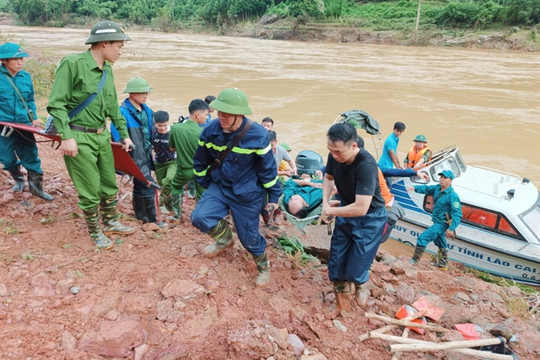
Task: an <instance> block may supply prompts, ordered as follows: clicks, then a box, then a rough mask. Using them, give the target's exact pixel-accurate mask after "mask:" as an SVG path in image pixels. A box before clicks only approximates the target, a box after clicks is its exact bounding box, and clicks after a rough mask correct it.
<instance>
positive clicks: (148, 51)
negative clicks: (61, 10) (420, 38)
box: [0, 26, 540, 186]
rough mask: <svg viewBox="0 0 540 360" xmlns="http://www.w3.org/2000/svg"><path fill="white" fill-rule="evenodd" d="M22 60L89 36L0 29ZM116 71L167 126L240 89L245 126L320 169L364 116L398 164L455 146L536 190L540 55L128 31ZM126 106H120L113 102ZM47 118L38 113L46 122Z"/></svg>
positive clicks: (59, 52) (68, 49)
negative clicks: (427, 149)
mask: <svg viewBox="0 0 540 360" xmlns="http://www.w3.org/2000/svg"><path fill="white" fill-rule="evenodd" d="M0 31H1V33H2V36H4V38H9V39H10V41H16V42H21V43H22V44H23V46H24V48H25V49H27V50H31V51H42V52H43V53H44V54H46V55H52V56H58V57H59V58H60V57H61V56H64V55H66V54H69V53H73V52H79V51H83V50H85V49H86V47H87V46H85V45H84V41H85V40H86V38H87V37H88V35H89V30H88V29H84V30H78V29H57V28H35V27H15V26H2V27H1V28H0ZM127 33H128V34H129V35H130V36H131V38H132V39H133V40H132V41H129V42H127V43H126V46H125V47H124V52H123V55H122V56H121V57H120V59H119V60H118V62H117V63H116V64H115V65H114V69H115V80H116V86H117V90H118V91H119V92H121V91H122V90H123V88H124V87H125V84H126V82H127V81H128V80H129V79H130V78H131V77H133V76H142V77H144V78H146V79H147V80H148V81H149V82H150V84H151V86H152V87H153V89H154V91H153V92H152V94H151V95H150V97H149V100H148V105H149V106H150V107H151V108H153V109H154V110H167V111H168V112H169V113H170V114H171V117H172V118H174V119H175V118H177V117H178V115H181V114H182V115H187V105H188V103H189V102H190V101H191V100H192V99H194V98H204V96H206V95H208V94H213V95H217V94H218V93H219V92H220V91H221V90H222V89H224V88H226V87H238V88H240V89H242V90H244V91H245V92H246V93H247V95H248V97H249V104H250V107H251V108H252V110H253V113H254V114H253V115H252V116H251V118H252V119H253V120H255V121H260V120H261V119H262V118H264V117H266V116H270V117H271V118H273V119H274V120H275V121H276V125H275V130H276V131H277V134H278V140H279V141H281V142H287V143H288V144H290V145H291V146H292V148H293V155H295V154H297V153H298V152H299V151H301V150H305V149H310V150H315V151H317V152H319V153H321V154H322V155H323V157H324V158H326V153H327V152H326V140H325V132H326V130H327V129H328V127H329V126H330V125H331V124H332V123H333V121H334V119H335V118H336V117H337V116H338V115H339V114H340V113H341V112H344V111H347V110H351V109H360V110H364V111H366V112H368V113H369V114H370V115H371V116H372V117H373V118H374V119H375V120H377V122H379V124H380V126H381V130H382V132H383V135H384V137H386V136H387V135H388V134H389V133H390V132H391V131H392V127H393V124H394V122H396V121H403V122H404V123H405V124H406V125H407V129H406V131H405V132H404V133H403V135H402V137H401V142H400V147H399V152H400V154H401V159H403V157H404V153H405V152H407V151H408V149H409V147H410V146H412V145H413V141H412V139H413V138H414V137H415V136H416V135H417V134H424V135H425V136H426V137H427V139H428V144H429V145H430V146H431V148H432V149H433V150H435V151H436V150H440V149H442V148H444V147H446V146H449V145H457V146H459V147H460V149H461V150H462V155H463V157H464V159H465V161H466V162H467V163H469V164H471V165H480V166H485V167H490V168H495V169H498V170H505V171H507V172H512V173H516V174H519V175H520V176H524V177H529V178H531V179H532V181H533V183H535V184H536V185H537V186H539V185H540V54H538V53H526V52H509V51H487V50H469V49H457V48H434V47H400V46H386V45H364V44H346V43H339V44H334V43H320V42H309V43H304V42H289V41H271V40H257V39H250V38H234V37H218V36H207V35H188V34H164V33H160V32H153V31H127ZM120 96H121V98H123V97H124V95H122V94H120ZM44 111H45V110H44V109H42V112H44Z"/></svg>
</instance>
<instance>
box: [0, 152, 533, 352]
mask: <svg viewBox="0 0 540 360" xmlns="http://www.w3.org/2000/svg"><path fill="white" fill-rule="evenodd" d="M39 149H40V156H41V159H42V165H43V169H44V172H45V183H44V188H45V189H46V191H48V192H50V193H51V194H53V195H54V196H55V197H56V200H54V201H53V202H46V201H44V200H41V199H39V198H36V197H35V196H32V195H31V194H30V193H28V192H23V193H20V192H19V193H14V192H13V191H12V185H13V182H12V180H11V178H10V177H9V176H8V174H7V173H6V172H4V171H0V194H1V195H0V197H1V200H0V201H1V205H2V206H1V207H0V358H1V359H17V360H20V359H26V360H30V359H53V360H56V359H58V360H60V359H81V360H82V359H111V358H112V359H120V358H127V359H312V360H315V359H336V360H337V359H339V360H347V359H368V358H377V359H380V360H383V359H391V358H392V355H393V354H392V353H391V352H390V351H389V347H388V346H389V342H388V341H384V340H378V339H369V340H366V341H360V339H359V336H360V335H361V334H363V333H366V332H367V331H370V330H374V329H376V328H378V327H380V326H382V325H384V323H383V322H381V321H378V320H373V319H368V318H367V317H366V316H365V313H366V312H369V313H376V314H381V315H386V316H389V317H393V316H394V314H395V313H396V311H397V310H398V309H399V308H400V306H402V305H403V304H411V303H412V302H414V301H415V300H417V299H418V298H419V297H421V296H423V295H426V296H431V297H433V298H434V299H437V301H438V304H439V305H440V306H441V307H442V308H443V309H445V310H444V315H443V316H442V317H441V318H440V319H439V320H438V321H436V322H435V321H432V320H429V322H430V323H432V324H436V325H438V326H441V327H444V328H446V329H448V330H447V331H445V332H440V333H437V332H433V331H427V332H426V334H425V335H423V336H421V335H419V334H417V333H414V332H411V335H410V337H411V338H416V339H424V340H427V341H432V342H439V341H444V340H446V341H449V340H461V339H463V337H462V336H461V335H460V334H459V333H458V332H457V331H456V330H455V328H454V324H456V323H473V322H474V323H475V324H477V325H481V326H482V327H483V328H484V329H491V330H493V328H494V327H499V328H500V329H502V330H501V331H502V332H503V333H504V334H505V335H507V336H508V337H509V338H510V336H511V335H516V336H515V337H514V340H515V341H516V342H512V343H511V348H512V349H513V351H514V352H515V353H516V354H517V355H519V358H520V359H531V360H532V359H535V358H538V357H537V356H538V355H539V354H540V349H539V347H538V344H540V335H539V334H540V333H539V331H538V330H539V329H540V326H539V323H538V319H537V318H536V317H537V316H538V301H537V299H538V294H536V295H526V294H524V293H523V292H522V291H521V290H520V289H519V288H517V287H515V286H513V287H509V288H501V287H499V286H497V285H494V284H490V283H486V282H483V281H481V280H478V279H476V278H475V277H473V276H472V275H471V274H469V273H466V272H463V271H462V269H461V267H460V266H459V265H458V264H452V267H451V270H450V271H448V272H442V271H438V270H436V269H435V268H434V267H432V266H430V265H429V259H427V258H424V260H423V261H422V264H421V265H420V266H419V267H418V268H413V267H412V266H411V265H409V264H408V263H407V260H408V257H405V258H400V259H394V258H393V257H392V256H390V255H389V254H387V253H385V252H384V251H382V250H381V251H380V253H379V256H378V260H377V261H376V262H375V264H374V266H373V273H372V285H371V296H370V300H369V302H368V304H367V305H366V306H365V307H358V306H356V307H354V309H353V312H351V313H348V314H344V316H341V317H339V318H337V319H333V317H332V316H331V313H332V310H333V309H334V306H335V298H334V294H333V292H332V286H331V283H330V282H329V280H328V276H327V270H326V268H325V266H324V264H321V262H320V261H315V262H309V263H307V264H303V263H302V262H301V261H300V260H299V258H298V257H291V256H290V255H288V254H286V253H285V252H284V251H283V250H281V249H280V248H279V246H277V243H276V240H275V239H274V238H273V237H272V235H276V234H281V233H282V232H283V231H288V232H289V233H294V234H296V235H297V236H299V237H301V232H298V231H296V230H293V227H292V225H290V224H287V223H286V224H285V225H283V226H282V229H281V230H279V231H274V232H268V229H267V228H264V227H262V226H261V231H263V232H264V233H266V234H267V241H268V248H269V258H270V261H271V272H272V279H271V281H270V284H269V285H268V286H266V287H264V288H255V287H254V285H253V279H254V277H255V275H256V267H255V264H254V262H253V260H252V258H251V256H250V255H249V254H248V253H247V252H246V251H245V250H244V249H243V248H242V247H241V245H240V244H239V242H238V241H237V242H236V244H235V246H234V247H233V248H232V249H230V250H229V251H227V252H225V253H224V254H222V255H220V256H218V257H216V258H212V259H208V258H205V257H203V256H201V250H202V249H203V248H204V247H205V246H206V245H208V244H210V243H211V240H210V238H209V237H208V236H207V235H205V234H202V233H200V232H199V231H198V230H196V229H195V228H193V227H192V226H191V224H190V223H189V221H188V220H183V221H182V222H180V223H170V224H169V225H170V226H169V229H168V230H158V229H157V228H156V227H154V226H151V225H143V224H141V223H138V222H137V221H136V220H134V219H133V217H132V215H133V211H132V208H131V194H130V188H131V184H130V183H126V179H122V178H120V177H118V182H119V184H120V192H119V198H120V206H119V208H120V211H121V212H122V213H123V214H125V216H126V219H125V220H124V221H125V222H126V223H128V224H130V225H132V226H135V227H136V228H137V231H136V233H135V234H133V235H130V236H126V237H122V238H115V241H116V245H115V247H114V249H113V250H111V251H103V252H101V251H98V250H96V248H95V247H94V246H93V245H92V243H91V241H90V239H89V237H88V235H87V232H86V226H85V223H84V220H83V219H82V218H81V212H80V210H79V209H78V208H77V197H76V192H75V189H74V187H73V186H72V184H71V181H70V179H69V177H68V175H67V172H66V170H65V167H64V164H63V160H62V158H61V156H60V154H59V152H58V151H56V150H55V149H53V148H51V146H50V145H49V144H47V143H41V144H39ZM193 206H194V203H193V200H188V202H187V204H186V218H187V215H188V214H189V212H190V211H191V209H192V208H193ZM323 230H324V231H325V230H326V228H324V229H323ZM534 296H536V298H535V297H534ZM535 299H536V300H535ZM389 333H390V334H393V335H396V336H401V334H402V328H399V327H398V328H397V329H394V330H392V331H390V332H389ZM484 336H492V335H490V334H489V333H485V334H484ZM470 358H471V357H470V356H469V355H463V354H459V353H456V352H445V351H431V352H404V353H403V354H402V355H401V359H470Z"/></svg>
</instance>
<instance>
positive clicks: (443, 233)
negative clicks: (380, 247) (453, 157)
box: [407, 170, 462, 269]
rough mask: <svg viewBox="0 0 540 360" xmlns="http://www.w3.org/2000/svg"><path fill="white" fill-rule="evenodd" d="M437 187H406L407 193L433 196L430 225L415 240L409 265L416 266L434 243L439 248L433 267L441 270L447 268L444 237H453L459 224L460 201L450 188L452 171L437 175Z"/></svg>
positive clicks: (452, 176)
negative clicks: (431, 222) (431, 223)
mask: <svg viewBox="0 0 540 360" xmlns="http://www.w3.org/2000/svg"><path fill="white" fill-rule="evenodd" d="M439 176H440V177H439V184H438V185H416V186H409V187H407V191H414V192H417V193H420V194H426V195H431V196H433V199H434V202H435V204H434V205H433V212H432V213H431V221H433V225H431V226H430V227H429V228H428V229H427V230H426V231H424V232H423V233H422V234H420V236H419V237H418V239H417V240H416V246H415V248H414V255H413V257H412V259H410V260H409V263H411V264H413V265H417V264H418V261H420V258H421V257H422V254H423V253H424V251H425V249H426V246H427V245H428V244H429V243H430V242H432V241H433V242H434V243H435V245H437V247H438V248H439V251H438V253H437V262H436V263H434V264H433V265H435V266H437V267H440V268H442V269H447V268H448V244H447V242H446V237H447V236H448V237H455V236H456V233H455V231H456V228H457V227H458V225H459V223H460V222H461V216H462V212H461V201H460V200H459V196H458V194H457V193H456V192H455V191H454V188H453V187H452V180H454V173H453V172H452V170H444V171H442V172H440V173H439Z"/></svg>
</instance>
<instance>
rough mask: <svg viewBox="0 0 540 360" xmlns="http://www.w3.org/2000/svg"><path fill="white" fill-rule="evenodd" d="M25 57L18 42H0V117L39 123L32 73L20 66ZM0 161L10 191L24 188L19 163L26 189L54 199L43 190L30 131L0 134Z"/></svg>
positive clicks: (14, 120)
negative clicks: (9, 179)
mask: <svg viewBox="0 0 540 360" xmlns="http://www.w3.org/2000/svg"><path fill="white" fill-rule="evenodd" d="M25 57H28V53H27V52H25V51H24V50H23V49H22V48H21V47H20V46H19V44H15V43H10V42H7V43H4V44H2V46H0V61H1V62H2V65H0V93H1V94H2V96H1V97H0V121H2V122H9V123H18V124H25V125H32V126H36V127H39V126H40V125H42V124H43V123H42V121H41V120H39V119H38V117H37V111H36V101H35V99H34V85H33V84H32V77H31V76H30V74H29V73H28V72H26V71H24V70H23V69H22V68H23V64H24V59H23V58H25ZM2 129H3V126H2V127H0V130H2ZM0 163H2V164H3V165H4V170H7V171H9V173H10V174H11V176H12V177H13V180H15V185H14V186H13V191H16V192H19V191H23V190H24V175H23V173H22V172H21V165H22V166H23V167H24V168H25V169H26V171H27V172H28V190H29V191H30V192H31V193H32V194H34V195H36V196H39V197H40V198H42V199H44V200H47V201H52V200H54V196H52V195H50V194H48V193H46V192H45V191H44V190H43V170H42V169H41V160H40V159H39V156H38V148H37V145H36V141H35V138H34V135H33V134H31V133H29V132H19V131H14V132H12V133H11V134H6V135H5V136H0Z"/></svg>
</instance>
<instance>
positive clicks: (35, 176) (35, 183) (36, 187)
mask: <svg viewBox="0 0 540 360" xmlns="http://www.w3.org/2000/svg"><path fill="white" fill-rule="evenodd" d="M42 186H43V174H40V173H38V172H35V171H28V189H29V190H30V192H31V193H32V194H33V195H36V196H39V197H40V198H42V199H43V200H47V201H53V200H54V196H52V195H50V194H47V193H46V192H45V191H43V187H42Z"/></svg>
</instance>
